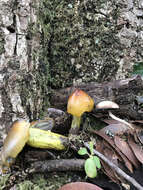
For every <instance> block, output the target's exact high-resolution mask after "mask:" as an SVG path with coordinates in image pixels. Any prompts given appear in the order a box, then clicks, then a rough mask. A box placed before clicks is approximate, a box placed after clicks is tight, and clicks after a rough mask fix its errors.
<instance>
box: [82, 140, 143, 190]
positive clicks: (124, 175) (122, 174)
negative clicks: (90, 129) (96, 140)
mask: <svg viewBox="0 0 143 190" xmlns="http://www.w3.org/2000/svg"><path fill="white" fill-rule="evenodd" d="M84 146H85V147H87V148H88V149H89V145H88V143H84ZM94 154H95V155H97V156H98V157H99V158H100V159H102V160H103V161H104V162H106V164H108V165H109V166H110V167H111V168H112V169H113V170H114V171H115V172H116V173H117V174H118V175H119V176H121V177H123V178H124V179H126V180H127V181H128V182H129V183H131V184H133V185H134V187H136V188H137V189H138V190H143V187H142V186H141V185H140V184H139V183H138V182H137V181H136V180H135V179H134V178H132V177H130V176H129V175H127V174H126V173H125V172H124V171H123V170H121V169H120V168H119V167H117V166H116V165H115V164H113V163H112V162H110V161H109V160H108V159H107V158H106V157H105V156H104V155H103V154H101V153H100V152H98V151H97V150H95V149H94Z"/></svg>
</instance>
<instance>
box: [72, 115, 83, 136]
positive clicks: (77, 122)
mask: <svg viewBox="0 0 143 190" xmlns="http://www.w3.org/2000/svg"><path fill="white" fill-rule="evenodd" d="M80 122H81V117H77V116H75V115H73V119H72V124H71V128H70V131H69V134H73V135H74V134H77V133H78V131H79V128H80Z"/></svg>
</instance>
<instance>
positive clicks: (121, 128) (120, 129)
mask: <svg viewBox="0 0 143 190" xmlns="http://www.w3.org/2000/svg"><path fill="white" fill-rule="evenodd" d="M128 129H129V127H128V126H127V125H125V124H123V123H116V124H110V125H107V126H106V127H104V128H103V129H101V130H100V131H102V132H104V133H105V134H106V133H107V132H108V131H109V132H111V133H112V134H113V135H121V134H123V133H125V132H127V131H128Z"/></svg>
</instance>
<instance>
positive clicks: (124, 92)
mask: <svg viewBox="0 0 143 190" xmlns="http://www.w3.org/2000/svg"><path fill="white" fill-rule="evenodd" d="M77 88H80V89H82V90H84V91H86V92H87V93H88V94H89V95H90V96H91V97H92V98H93V99H94V100H95V103H98V102H100V101H102V100H111V101H114V102H116V103H117V104H118V105H119V106H120V109H119V110H116V111H114V114H118V115H122V116H126V117H127V118H130V119H142V118H143V112H141V110H140V106H139V103H138V101H137V96H141V95H142V90H143V80H142V78H141V76H139V75H137V76H134V77H132V78H128V79H124V80H116V81H112V82H103V83H100V84H99V83H96V82H92V83H87V84H81V85H76V86H73V87H69V88H65V89H59V90H54V91H53V93H52V97H51V104H52V106H53V107H55V108H59V109H62V110H66V105H67V101H68V97H69V95H70V94H71V93H72V92H73V91H74V90H75V89H77ZM95 112H97V110H94V111H93V113H95Z"/></svg>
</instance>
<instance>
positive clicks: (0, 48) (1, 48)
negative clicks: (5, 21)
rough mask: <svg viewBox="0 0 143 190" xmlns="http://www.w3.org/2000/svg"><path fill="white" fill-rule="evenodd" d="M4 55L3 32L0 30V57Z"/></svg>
mask: <svg viewBox="0 0 143 190" xmlns="http://www.w3.org/2000/svg"><path fill="white" fill-rule="evenodd" d="M2 53H4V37H3V32H2V31H1V30H0V55H1V54H2Z"/></svg>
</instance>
